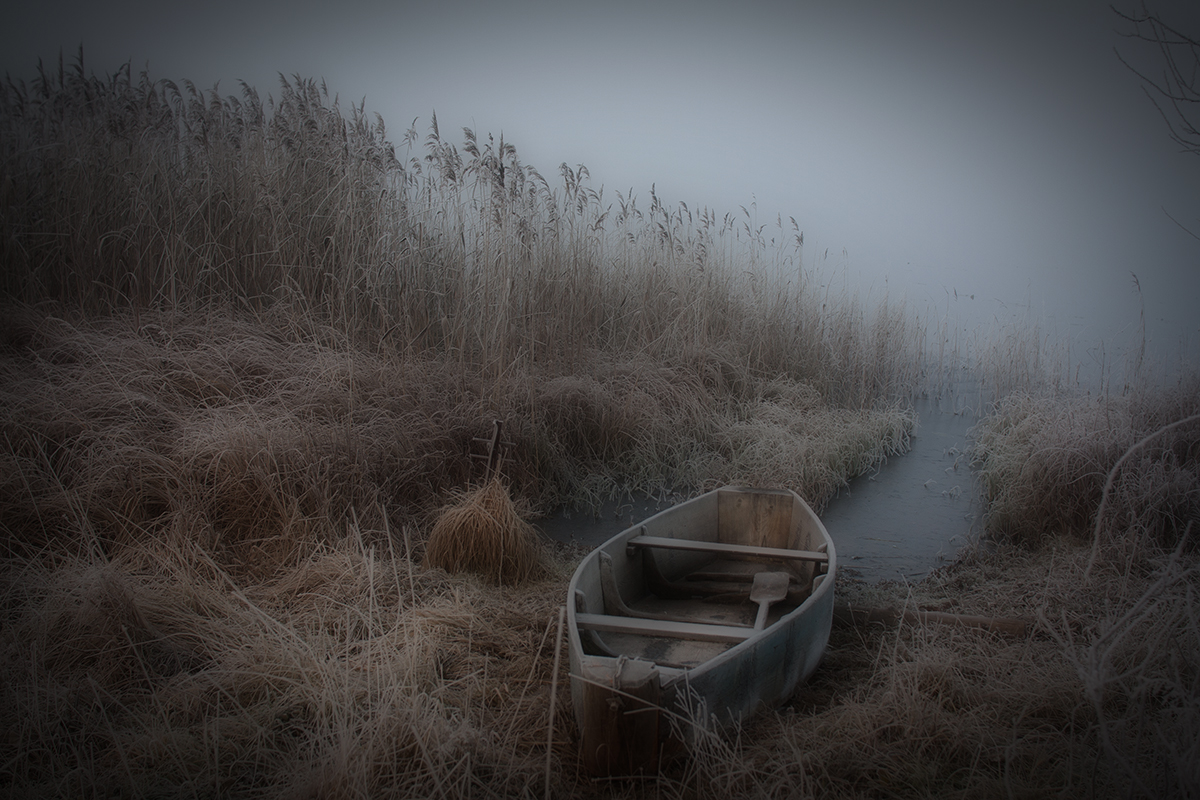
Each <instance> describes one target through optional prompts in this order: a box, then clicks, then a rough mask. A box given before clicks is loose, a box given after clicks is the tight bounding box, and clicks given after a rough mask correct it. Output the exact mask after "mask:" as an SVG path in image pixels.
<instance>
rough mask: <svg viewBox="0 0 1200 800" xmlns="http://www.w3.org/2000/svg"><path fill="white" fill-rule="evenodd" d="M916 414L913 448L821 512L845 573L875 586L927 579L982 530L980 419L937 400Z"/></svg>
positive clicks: (924, 403)
mask: <svg viewBox="0 0 1200 800" xmlns="http://www.w3.org/2000/svg"><path fill="white" fill-rule="evenodd" d="M916 408H917V411H918V413H919V414H920V425H919V427H918V429H917V434H916V436H914V437H913V441H912V445H913V446H912V449H911V450H910V451H909V452H908V453H906V454H904V455H903V456H897V457H895V458H891V459H888V461H887V463H886V464H884V465H882V466H881V467H880V468H879V470H878V471H877V472H875V473H871V474H868V475H863V476H860V477H858V478H855V479H854V480H852V481H851V482H850V486H849V487H848V488H847V489H843V490H842V491H841V492H840V493H839V494H838V496H837V497H835V498H834V499H833V500H831V501H830V502H829V505H828V506H827V507H826V508H825V512H824V513H823V514H821V521H822V522H824V523H825V528H826V529H827V530H828V531H829V535H830V536H831V537H833V541H834V544H835V545H836V546H837V551H838V567H839V569H842V570H847V571H853V573H852V574H857V575H859V576H860V577H861V578H863V579H864V580H867V581H871V582H876V581H881V580H908V581H914V580H920V579H921V578H922V577H924V576H925V575H926V574H928V573H929V571H930V570H932V569H934V568H935V567H937V566H939V565H940V564H942V563H944V562H945V561H947V560H953V558H954V556H955V554H956V553H957V552H958V550H959V548H961V547H962V546H963V545H965V544H967V543H968V542H970V541H973V540H974V539H975V538H977V536H978V534H979V531H980V527H981V524H982V515H983V502H982V498H981V496H980V485H979V481H978V479H977V478H976V476H975V475H974V474H973V473H972V472H971V468H970V465H969V464H968V458H967V455H966V450H967V444H968V441H967V432H968V431H969V430H970V428H971V427H972V426H973V425H974V424H975V423H976V422H977V421H978V419H977V417H976V416H975V415H974V414H973V413H970V412H966V411H959V412H958V413H954V412H953V411H950V410H946V409H944V408H943V407H939V406H938V405H937V404H936V403H932V402H929V401H922V402H920V403H918V404H916Z"/></svg>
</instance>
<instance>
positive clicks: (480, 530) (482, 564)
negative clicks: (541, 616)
mask: <svg viewBox="0 0 1200 800" xmlns="http://www.w3.org/2000/svg"><path fill="white" fill-rule="evenodd" d="M539 562H540V546H539V542H538V538H537V531H535V530H534V528H533V526H532V525H530V524H529V523H528V522H526V521H525V520H523V519H521V515H520V514H519V513H518V512H517V507H516V504H514V503H513V501H512V497H511V496H510V495H509V493H508V486H507V485H506V484H505V483H504V481H503V479H501V478H500V477H499V476H494V477H493V478H491V479H490V480H489V481H488V482H487V483H485V484H484V485H483V486H481V487H479V488H477V489H472V490H469V491H467V492H464V493H462V494H460V495H458V496H457V497H455V498H454V500H453V502H452V503H451V504H450V505H448V506H447V507H445V508H443V509H442V511H441V513H439V514H438V517H437V521H436V522H434V524H433V530H432V531H430V533H429V541H428V542H427V543H426V545H425V566H427V567H441V568H442V569H444V570H446V571H447V572H451V573H457V572H474V573H476V574H478V575H482V576H483V577H484V578H486V579H487V580H489V581H492V582H494V583H496V584H498V585H510V586H511V585H514V584H518V583H522V582H524V581H525V580H528V579H529V578H530V577H531V576H533V575H535V574H536V573H537V571H538V568H539V566H540V564H539Z"/></svg>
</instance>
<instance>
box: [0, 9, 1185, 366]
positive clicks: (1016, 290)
mask: <svg viewBox="0 0 1200 800" xmlns="http://www.w3.org/2000/svg"><path fill="white" fill-rule="evenodd" d="M25 5H26V7H25V8H21V9H19V10H15V9H14V10H9V11H8V12H6V14H5V17H6V20H7V24H6V25H5V26H4V28H3V30H2V31H0V67H2V68H3V69H4V70H5V71H6V72H7V73H8V74H9V75H10V76H11V77H13V78H14V79H28V78H30V77H31V76H32V75H33V74H34V72H35V67H36V64H37V59H38V58H39V57H41V58H43V59H45V60H46V61H56V60H57V57H58V53H59V51H60V50H62V51H63V52H64V53H65V55H66V57H67V58H72V57H73V56H74V54H75V52H76V50H77V49H78V46H79V45H80V43H82V44H83V46H84V50H85V64H86V66H87V67H88V68H89V70H94V71H96V72H97V73H103V74H107V73H111V72H112V71H114V70H115V69H116V68H117V67H118V66H119V65H121V64H122V63H124V62H126V61H129V62H132V65H133V68H134V70H135V71H140V70H141V69H143V68H146V67H147V66H148V68H149V72H150V75H151V77H152V78H170V79H172V80H176V81H178V80H180V79H183V78H187V79H190V80H192V81H193V82H194V83H196V84H197V85H198V86H201V87H211V86H212V85H213V84H214V83H216V82H217V81H220V89H221V92H222V94H229V93H236V92H238V91H239V86H238V81H239V80H245V81H247V82H248V83H250V84H252V85H254V86H256V87H257V88H258V89H259V90H260V93H261V94H263V95H264V96H265V95H267V94H271V93H276V86H277V85H278V78H277V75H278V73H284V74H288V75H291V74H293V73H299V74H300V75H301V76H303V77H314V78H324V79H325V81H326V83H327V84H328V86H329V88H330V90H331V92H336V93H338V94H339V95H340V98H341V100H342V103H343V107H347V106H348V105H349V104H350V103H351V102H354V103H357V102H358V101H360V100H362V99H363V98H364V97H365V98H366V106H367V110H368V111H375V112H379V113H380V114H381V115H382V116H383V118H384V119H385V121H386V122H387V123H388V126H389V129H390V131H391V134H392V139H393V141H398V140H399V138H400V136H401V134H402V133H403V131H404V130H405V129H406V128H407V127H408V126H409V124H410V123H411V122H412V121H413V118H414V117H419V119H418V121H417V126H418V130H419V131H420V132H421V133H422V134H424V133H425V132H426V131H427V129H428V124H429V117H430V113H431V111H434V110H436V112H437V115H438V121H439V125H440V127H441V130H442V133H443V135H444V136H445V135H447V134H450V137H449V138H451V139H452V141H458V142H460V141H461V137H460V136H459V135H458V132H459V129H460V128H461V127H462V126H464V125H465V126H469V127H471V128H473V129H475V130H476V132H477V133H479V134H480V135H485V134H486V133H488V132H491V133H494V134H496V135H497V136H498V135H499V134H500V133H501V132H503V134H504V137H505V140H506V141H509V142H512V143H513V144H515V145H516V147H517V151H518V153H519V154H520V156H521V159H522V161H523V162H524V163H527V164H533V165H534V166H536V167H537V168H538V169H539V171H541V172H542V173H543V174H545V175H547V177H549V176H552V175H555V174H556V173H557V166H558V164H559V163H560V162H564V161H565V162H567V163H569V164H571V165H575V164H579V163H583V164H586V165H587V166H588V168H589V170H590V172H591V175H592V183H593V184H594V185H600V184H603V185H604V186H605V188H606V197H613V199H614V200H615V196H614V195H610V194H608V192H612V191H614V190H617V189H619V190H621V191H622V192H625V191H627V190H629V189H631V188H632V189H633V191H634V194H636V195H637V196H638V198H639V200H642V201H644V202H645V203H646V204H648V200H649V190H650V186H651V184H652V183H653V184H655V185H656V190H657V193H658V195H659V196H660V197H661V198H663V199H664V200H665V201H667V202H669V203H672V204H673V203H675V202H677V201H680V200H682V201H685V202H686V203H687V204H688V205H689V206H690V207H692V208H697V207H703V206H708V207H711V208H714V209H716V210H717V211H718V215H721V214H723V213H724V212H726V211H738V212H739V213H740V211H739V206H741V205H746V206H750V204H751V202H752V201H753V202H755V203H756V207H757V211H758V220H759V222H760V223H765V222H771V223H773V222H774V220H775V217H776V214H777V213H781V214H783V216H784V218H785V219H786V218H787V217H788V216H794V217H795V218H796V220H797V221H798V222H799V224H800V227H801V228H802V229H803V230H804V233H805V250H804V265H805V266H806V267H812V268H815V269H817V270H818V271H819V273H820V274H821V275H823V276H825V277H826V279H827V280H831V281H833V282H834V283H835V285H836V286H838V287H839V288H840V287H841V286H843V285H845V286H848V287H849V288H850V289H851V290H855V289H857V290H858V291H859V292H860V293H861V294H862V295H866V294H867V293H868V292H869V293H870V295H871V296H872V297H881V296H882V295H883V293H884V292H885V291H886V293H887V294H888V296H889V297H892V298H898V297H906V298H907V299H908V301H909V302H910V304H911V305H912V306H913V307H914V309H916V310H924V309H926V308H929V307H932V308H934V309H935V310H938V313H940V312H944V311H948V312H949V313H950V314H951V315H953V316H956V317H959V318H961V319H964V320H968V321H970V324H972V325H987V324H988V323H989V322H991V321H992V320H999V321H1001V322H1010V321H1011V320H1012V319H1013V318H1014V317H1016V316H1019V315H1023V314H1026V313H1027V312H1031V313H1032V314H1033V315H1034V317H1035V318H1038V317H1041V318H1043V319H1044V322H1043V326H1044V329H1045V330H1046V331H1047V332H1051V331H1053V332H1055V335H1056V336H1060V337H1062V336H1070V337H1072V338H1074V339H1076V340H1077V344H1076V346H1075V348H1076V350H1077V352H1079V351H1084V350H1086V348H1087V346H1088V345H1089V344H1091V343H1092V342H1094V341H1095V339H1096V337H1098V336H1101V335H1103V336H1104V337H1105V338H1106V340H1107V341H1108V345H1107V346H1108V347H1109V350H1110V351H1111V350H1112V349H1114V348H1115V349H1119V348H1120V346H1121V345H1122V344H1123V343H1125V342H1126V341H1127V340H1128V337H1129V336H1130V335H1131V331H1133V330H1135V329H1136V322H1137V319H1138V310H1139V299H1138V295H1137V294H1136V293H1135V291H1134V288H1133V280H1132V278H1131V273H1136V274H1137V276H1138V279H1139V281H1140V284H1141V288H1142V299H1143V300H1144V302H1145V307H1146V313H1147V317H1148V319H1149V321H1150V333H1151V336H1152V337H1153V338H1154V339H1155V341H1156V343H1157V344H1158V345H1160V346H1165V347H1166V348H1167V349H1171V350H1175V349H1177V347H1178V342H1179V341H1180V337H1182V336H1187V337H1189V338H1188V348H1189V349H1188V352H1189V353H1192V354H1194V353H1195V352H1196V350H1197V346H1198V345H1200V311H1198V310H1197V309H1198V308H1200V241H1197V239H1195V238H1192V237H1191V236H1189V235H1188V234H1187V233H1185V232H1184V231H1182V230H1181V229H1180V228H1179V227H1178V226H1177V225H1176V224H1175V223H1174V222H1172V221H1171V219H1170V218H1168V216H1167V213H1170V214H1171V215H1172V216H1174V217H1175V218H1176V219H1177V220H1180V221H1181V222H1184V223H1187V224H1189V225H1191V227H1192V228H1193V230H1195V231H1196V232H1197V234H1200V157H1197V156H1195V155H1190V156H1189V155H1186V154H1182V153H1180V152H1178V150H1179V148H1178V146H1177V145H1175V144H1174V143H1173V142H1172V141H1171V140H1170V139H1169V137H1168V133H1167V129H1166V126H1165V123H1164V122H1163V121H1162V119H1161V117H1160V116H1159V114H1158V112H1157V111H1156V110H1155V108H1154V107H1153V105H1152V104H1151V103H1150V101H1149V100H1148V99H1147V97H1146V96H1145V94H1144V93H1143V92H1142V89H1141V86H1140V82H1139V80H1138V79H1137V77H1136V76H1134V75H1133V74H1131V73H1130V72H1129V71H1128V70H1127V69H1126V68H1125V67H1124V66H1122V65H1121V63H1120V62H1119V61H1118V59H1117V57H1116V55H1115V54H1114V52H1113V48H1114V46H1118V47H1120V48H1122V51H1123V52H1129V53H1130V55H1131V57H1138V56H1137V53H1136V52H1134V45H1133V43H1131V42H1128V41H1126V40H1122V39H1121V38H1120V37H1119V36H1118V35H1117V33H1116V30H1117V29H1118V28H1119V27H1120V25H1121V23H1120V20H1119V19H1118V18H1117V17H1116V15H1115V14H1113V12H1112V11H1111V10H1110V9H1109V5H1108V3H1107V2H1073V1H1072V2H1054V3H1048V2H1047V3H1043V2H996V3H986V4H984V3H963V2H913V3H898V2H838V3H832V2H830V3H808V2H796V3H782V2H771V3H767V2H753V1H751V2H740V3H734V2H722V3H711V2H691V3H684V2H668V3H662V2H658V3H656V2H646V3H641V2H629V3H625V2H619V3H611V2H603V1H601V0H597V2H591V3H580V4H575V3H567V2H538V1H536V0H530V1H528V2H518V3H503V2H455V1H454V0H444V1H439V2H422V3H405V2H399V3H396V2H393V3H387V2H357V1H356V0H345V1H344V2H338V3H308V2H289V3H256V2H252V1H247V2H237V3H232V2H223V0H222V1H221V2H210V3H205V4H198V5H197V6H196V7H195V8H187V9H186V10H185V9H184V8H183V7H175V6H172V5H170V4H167V3H162V2H160V0H154V1H153V2H112V3H106V4H101V3H96V2H94V1H89V2H86V3H84V2H75V3H55V2H44V3H41V4H36V5H35V4H32V3H30V4H25ZM1117 5H1118V7H1122V8H1127V9H1132V6H1131V5H1130V4H1129V3H1127V2H1126V3H1121V2H1118V3H1117ZM1193 5H1200V4H1192V3H1181V2H1179V0H1174V1H1173V2H1171V3H1156V4H1153V6H1152V7H1154V8H1157V9H1160V10H1161V11H1162V12H1163V13H1164V14H1165V15H1166V16H1168V17H1169V18H1171V19H1172V20H1175V21H1177V23H1178V24H1179V25H1180V26H1181V27H1183V28H1184V29H1185V30H1187V31H1190V32H1191V34H1192V35H1193V36H1194V37H1200V11H1198V10H1196V9H1195V8H1192V6H1193ZM1143 61H1144V63H1148V64H1152V63H1153V62H1149V61H1145V60H1144V59H1143ZM1164 208H1165V211H1164ZM826 251H828V253H829V255H828V257H826V256H825V253H826ZM954 293H957V296H958V299H957V300H955V299H954ZM971 295H974V299H973V300H972V299H969V298H970V296H971Z"/></svg>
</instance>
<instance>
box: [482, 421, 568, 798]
mask: <svg viewBox="0 0 1200 800" xmlns="http://www.w3.org/2000/svg"><path fill="white" fill-rule="evenodd" d="M497 432H499V429H497ZM566 616H567V607H566V606H559V607H558V633H557V634H556V635H555V637H554V674H553V675H551V677H550V724H549V725H548V726H547V728H546V800H549V798H550V756H551V755H552V754H553V752H554V709H555V708H556V703H557V702H558V665H559V662H560V661H561V659H562V631H563V619H565V618H566Z"/></svg>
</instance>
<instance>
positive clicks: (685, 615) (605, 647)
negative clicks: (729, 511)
mask: <svg viewBox="0 0 1200 800" xmlns="http://www.w3.org/2000/svg"><path fill="white" fill-rule="evenodd" d="M645 555H646V556H647V559H646V564H647V575H646V578H647V580H646V584H647V586H648V588H650V589H652V590H651V591H647V592H646V593H645V594H644V595H642V596H640V597H623V596H622V595H621V593H620V592H619V590H618V588H617V581H616V579H615V577H614V575H613V565H612V559H611V557H610V556H608V555H607V554H601V556H602V557H601V559H600V577H601V587H602V591H603V595H604V598H603V600H604V613H603V615H583V625H582V627H586V628H587V629H588V630H587V633H588V634H590V635H588V636H585V637H584V641H585V643H589V644H590V646H588V644H585V647H586V649H588V650H590V651H593V652H594V654H596V655H616V654H618V653H620V654H624V655H626V656H628V657H630V658H641V659H646V660H650V661H655V662H657V663H659V664H660V665H662V666H670V667H678V668H684V669H686V668H688V667H691V666H696V665H698V664H701V663H703V662H705V661H708V660H710V659H712V658H714V657H716V656H718V655H720V654H721V653H722V652H724V651H725V650H728V649H729V648H730V647H733V646H734V645H736V644H738V643H739V642H740V641H743V640H744V639H747V638H749V637H750V636H751V635H753V633H754V624H755V617H756V616H757V612H758V609H759V606H758V604H756V603H754V602H752V601H751V598H750V595H751V587H752V585H753V583H754V576H755V575H756V574H757V573H759V572H785V573H786V575H787V577H788V578H789V579H790V581H789V583H788V590H787V592H786V595H785V596H783V597H782V598H781V599H779V600H778V601H777V602H773V603H772V604H771V606H770V608H769V610H768V612H767V618H766V625H770V624H771V623H773V622H775V621H776V620H778V619H779V618H780V617H782V616H784V615H785V614H788V613H790V612H792V611H793V610H795V609H796V608H797V607H798V606H799V605H800V604H801V603H803V602H804V600H805V599H806V598H807V597H808V595H809V593H810V584H809V583H808V582H804V583H802V582H801V579H800V577H799V576H798V575H796V574H794V573H793V572H791V571H789V570H786V569H785V568H783V567H781V565H780V564H779V563H778V562H773V563H770V562H755V561H746V560H734V559H724V558H715V559H713V560H712V561H710V562H709V563H707V564H705V566H704V567H703V568H702V569H700V570H696V571H694V572H692V573H690V574H688V575H685V576H683V577H682V579H680V580H673V581H672V580H667V579H666V578H664V577H663V576H662V575H661V573H658V570H657V566H656V565H654V560H653V557H652V556H651V555H650V554H649V553H646V554H645Z"/></svg>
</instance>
